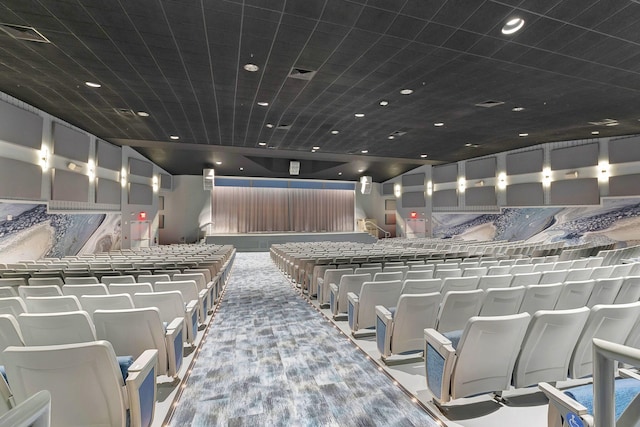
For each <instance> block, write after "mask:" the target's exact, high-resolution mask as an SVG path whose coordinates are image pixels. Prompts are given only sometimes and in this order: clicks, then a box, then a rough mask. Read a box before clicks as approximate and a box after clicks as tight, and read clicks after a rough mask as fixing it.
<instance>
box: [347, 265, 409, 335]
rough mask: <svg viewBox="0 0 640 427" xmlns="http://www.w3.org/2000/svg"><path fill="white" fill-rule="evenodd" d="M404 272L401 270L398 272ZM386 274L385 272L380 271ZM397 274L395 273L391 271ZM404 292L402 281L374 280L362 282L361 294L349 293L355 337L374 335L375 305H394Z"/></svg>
mask: <svg viewBox="0 0 640 427" xmlns="http://www.w3.org/2000/svg"><path fill="white" fill-rule="evenodd" d="M396 273H399V274H402V273H401V272H396ZM378 274H385V273H378ZM389 274H395V273H389ZM401 292H402V281H401V280H391V281H373V282H365V283H363V284H362V288H361V289H360V294H359V295H356V294H355V293H353V292H350V293H348V294H347V307H348V308H347V315H348V321H349V327H350V328H351V333H352V335H353V336H355V337H359V336H363V335H372V334H374V333H375V331H373V330H372V328H375V318H376V316H375V307H376V306H377V305H382V306H385V307H392V306H395V304H396V303H397V301H398V298H399V297H400V294H401Z"/></svg>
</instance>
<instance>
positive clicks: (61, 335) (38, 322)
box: [18, 311, 128, 355]
mask: <svg viewBox="0 0 640 427" xmlns="http://www.w3.org/2000/svg"><path fill="white" fill-rule="evenodd" d="M18 325H19V326H20V332H21V333H22V338H23V341H24V343H25V345H27V346H38V345H59V344H75V343H81V342H90V341H95V340H96V332H95V329H94V327H93V322H92V321H91V318H90V317H89V314H88V313H87V312H86V311H69V312H63V313H33V314H32V313H23V314H21V315H20V316H18ZM125 354H128V353H123V354H121V355H125Z"/></svg>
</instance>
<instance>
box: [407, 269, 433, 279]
mask: <svg viewBox="0 0 640 427" xmlns="http://www.w3.org/2000/svg"><path fill="white" fill-rule="evenodd" d="M432 278H433V270H409V271H407V273H406V274H405V275H404V280H423V279H432Z"/></svg>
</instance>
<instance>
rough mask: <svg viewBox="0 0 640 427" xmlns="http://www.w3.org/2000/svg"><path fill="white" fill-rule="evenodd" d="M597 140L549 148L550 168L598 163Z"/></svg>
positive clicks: (573, 167)
mask: <svg viewBox="0 0 640 427" xmlns="http://www.w3.org/2000/svg"><path fill="white" fill-rule="evenodd" d="M599 153H600V147H599V146H598V143H597V142H594V143H591V144H586V145H577V146H575V147H568V148H557V149H555V150H551V170H562V169H575V168H581V167H585V166H594V165H597V164H598V155H599Z"/></svg>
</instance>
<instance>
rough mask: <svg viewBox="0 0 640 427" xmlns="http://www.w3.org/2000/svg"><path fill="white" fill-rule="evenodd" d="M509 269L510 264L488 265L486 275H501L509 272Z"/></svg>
mask: <svg viewBox="0 0 640 427" xmlns="http://www.w3.org/2000/svg"><path fill="white" fill-rule="evenodd" d="M509 270H511V266H510V265H493V266H491V267H489V269H488V270H487V275H488V276H502V275H505V274H509Z"/></svg>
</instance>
